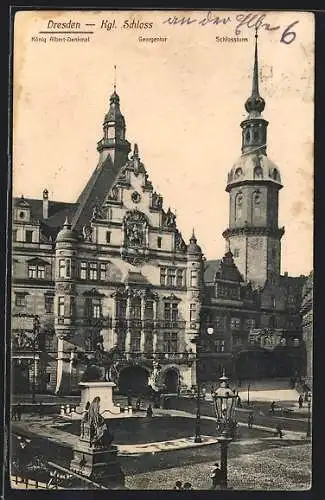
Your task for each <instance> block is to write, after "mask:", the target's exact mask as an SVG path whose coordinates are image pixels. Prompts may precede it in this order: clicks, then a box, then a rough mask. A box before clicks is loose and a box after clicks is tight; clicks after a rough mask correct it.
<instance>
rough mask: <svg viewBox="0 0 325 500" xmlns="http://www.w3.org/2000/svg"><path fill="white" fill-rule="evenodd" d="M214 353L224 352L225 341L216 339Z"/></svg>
mask: <svg viewBox="0 0 325 500" xmlns="http://www.w3.org/2000/svg"><path fill="white" fill-rule="evenodd" d="M215 348H216V352H224V351H225V341H224V340H223V339H217V340H216V342H215Z"/></svg>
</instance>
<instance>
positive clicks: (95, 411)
mask: <svg viewBox="0 0 325 500" xmlns="http://www.w3.org/2000/svg"><path fill="white" fill-rule="evenodd" d="M88 423H89V444H90V447H94V448H108V447H109V446H110V445H111V443H112V441H113V436H112V434H111V433H110V432H109V429H108V427H107V425H106V423H105V419H104V417H103V416H102V415H101V414H100V398H99V397H98V396H96V397H95V398H94V400H93V402H92V403H91V404H90V406H89V410H88Z"/></svg>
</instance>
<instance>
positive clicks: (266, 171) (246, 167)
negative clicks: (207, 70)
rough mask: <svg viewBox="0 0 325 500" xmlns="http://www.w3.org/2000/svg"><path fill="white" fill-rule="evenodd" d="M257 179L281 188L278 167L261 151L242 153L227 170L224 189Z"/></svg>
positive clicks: (256, 180)
mask: <svg viewBox="0 0 325 500" xmlns="http://www.w3.org/2000/svg"><path fill="white" fill-rule="evenodd" d="M258 181H263V182H265V181H269V182H273V183H275V184H277V185H278V188H279V189H281V188H282V183H281V175H280V170H279V167H278V166H277V165H276V164H275V163H274V162H273V161H272V160H270V159H269V158H268V157H267V156H266V155H264V154H263V153H259V152H256V153H249V154H243V155H241V156H240V157H239V158H238V160H236V161H235V163H234V164H233V166H232V168H231V169H230V171H229V174H228V181H227V188H226V191H229V190H230V189H231V188H232V187H234V186H236V185H237V184H242V183H246V182H254V183H256V182H258Z"/></svg>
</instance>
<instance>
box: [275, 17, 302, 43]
mask: <svg viewBox="0 0 325 500" xmlns="http://www.w3.org/2000/svg"><path fill="white" fill-rule="evenodd" d="M297 23H299V21H294V22H293V23H291V24H289V26H287V27H286V29H285V30H284V32H283V33H282V36H281V40H280V42H282V43H286V44H287V45H289V44H290V43H292V42H293V41H294V40H295V39H296V36H297V35H296V33H295V32H294V31H289V30H290V29H291V28H292V27H293V26H294V25H295V24H297Z"/></svg>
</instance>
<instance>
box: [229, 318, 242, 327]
mask: <svg viewBox="0 0 325 500" xmlns="http://www.w3.org/2000/svg"><path fill="white" fill-rule="evenodd" d="M230 328H231V329H232V330H238V328H240V318H231V319H230Z"/></svg>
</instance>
